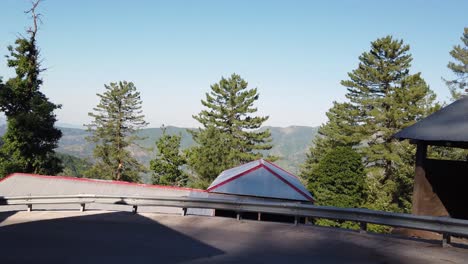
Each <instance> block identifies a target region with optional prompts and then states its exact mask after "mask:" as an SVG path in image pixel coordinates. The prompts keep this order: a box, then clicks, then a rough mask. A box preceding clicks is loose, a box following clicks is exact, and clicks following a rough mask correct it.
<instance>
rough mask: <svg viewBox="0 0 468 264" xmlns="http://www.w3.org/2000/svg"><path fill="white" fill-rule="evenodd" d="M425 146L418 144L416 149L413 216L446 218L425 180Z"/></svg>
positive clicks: (437, 197)
mask: <svg viewBox="0 0 468 264" xmlns="http://www.w3.org/2000/svg"><path fill="white" fill-rule="evenodd" d="M426 156H427V144H426V143H425V142H418V143H417V149H416V171H415V172H416V175H415V177H414V187H413V201H412V202H413V208H412V213H413V214H414V215H431V216H447V215H448V212H447V210H446V209H445V206H444V205H443V204H442V201H441V200H440V199H439V196H438V195H437V194H436V193H434V191H433V188H432V185H431V184H430V183H429V181H428V180H427V178H426V164H427V159H426Z"/></svg>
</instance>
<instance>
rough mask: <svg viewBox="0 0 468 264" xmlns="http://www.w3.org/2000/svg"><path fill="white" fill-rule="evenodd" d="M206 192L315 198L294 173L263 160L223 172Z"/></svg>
mask: <svg viewBox="0 0 468 264" xmlns="http://www.w3.org/2000/svg"><path fill="white" fill-rule="evenodd" d="M207 191H208V192H216V193H226V194H237V195H249V196H258V197H268V198H276V199H286V200H297V201H309V202H310V201H312V202H313V201H314V198H313V197H312V195H311V194H310V193H309V191H307V189H306V188H305V187H304V186H303V185H302V183H301V182H300V181H299V179H298V178H297V177H296V176H294V175H293V174H291V173H289V172H287V171H285V170H283V169H281V168H280V167H278V166H277V165H275V164H273V163H271V162H268V161H265V160H263V159H260V160H256V161H252V162H249V163H246V164H243V165H241V166H238V167H235V168H232V169H228V170H225V171H223V172H222V173H221V174H220V175H219V176H218V177H217V178H216V179H215V180H214V181H213V182H212V183H211V185H210V186H209V187H208V189H207Z"/></svg>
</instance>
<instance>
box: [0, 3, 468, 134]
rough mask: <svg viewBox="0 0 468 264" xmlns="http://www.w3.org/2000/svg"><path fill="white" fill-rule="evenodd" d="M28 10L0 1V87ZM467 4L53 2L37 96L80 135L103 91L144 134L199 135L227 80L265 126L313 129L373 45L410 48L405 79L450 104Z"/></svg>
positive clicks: (46, 7) (42, 39)
mask: <svg viewBox="0 0 468 264" xmlns="http://www.w3.org/2000/svg"><path fill="white" fill-rule="evenodd" d="M28 7H29V1H26V0H24V1H23V0H1V1H0V13H1V16H0V55H1V57H0V76H3V77H4V79H6V78H7V77H8V76H11V74H12V71H11V70H10V69H8V68H7V67H6V66H5V64H6V59H5V58H4V56H3V55H6V54H7V49H6V46H7V45H8V44H12V43H13V42H14V40H15V38H16V37H17V35H18V34H19V33H22V32H24V29H25V27H26V26H28V25H29V24H30V21H29V20H28V18H27V16H26V15H24V14H23V11H24V10H26V9H27V8H28ZM467 10H468V1H442V0H440V1H428V0H424V1H423V0H420V1H358V0H355V1H350V0H349V1H346V0H343V1H291V0H289V1H286V0H284V1H253V0H250V1H239V0H236V1H188V0H187V1H169V0H168V1H130V0H127V1H116V0H113V1H111V0H109V1H94V0H87V1H85V0H80V1H63V0H62V1H60V0H46V1H45V2H44V3H43V4H42V6H41V8H40V11H41V13H43V15H44V17H43V25H42V26H41V28H40V32H39V35H38V44H39V46H40V49H41V51H42V58H43V66H45V67H47V68H48V70H47V71H46V72H44V74H43V77H44V86H43V91H44V93H46V94H47V96H49V97H50V98H51V100H52V101H53V102H55V103H60V104H62V105H63V108H62V109H61V110H60V111H58V113H57V114H58V117H59V121H60V122H61V123H72V124H83V123H85V122H88V121H89V118H88V116H87V113H88V112H89V111H90V110H91V109H92V107H93V106H95V105H96V104H97V102H98V99H97V97H96V96H95V94H96V93H100V92H102V91H103V89H104V87H103V84H105V83H109V82H111V81H119V80H127V81H133V82H134V83H135V85H136V86H137V88H138V89H139V90H140V91H141V95H142V99H143V107H144V112H145V114H146V117H147V121H149V122H150V126H151V127H156V126H160V125H161V124H163V123H164V124H166V125H176V126H190V127H194V126H197V123H196V122H195V121H194V120H193V119H192V117H191V116H192V114H196V113H198V112H199V111H200V110H201V103H200V99H202V98H204V94H205V92H207V91H209V88H210V84H212V83H215V82H217V81H218V80H219V79H220V77H221V76H228V75H230V74H231V73H233V72H235V73H238V74H240V75H241V76H242V77H243V78H244V79H246V80H247V81H248V82H249V85H250V87H257V88H258V89H259V92H260V100H259V102H258V104H257V106H258V108H259V112H260V113H261V114H265V115H269V116H270V119H269V121H268V122H267V123H266V125H274V126H289V125H310V126H315V125H319V124H321V123H322V122H324V121H326V116H325V112H326V111H327V109H328V108H329V107H330V106H331V104H332V101H334V100H338V101H339V100H343V98H344V94H345V88H344V87H342V86H340V84H339V83H340V80H343V79H346V77H347V72H349V71H351V70H353V69H354V68H356V66H357V64H358V56H359V55H360V54H361V53H362V52H364V51H367V50H368V49H369V44H370V42H371V41H373V40H375V39H376V38H378V37H383V36H385V35H388V34H390V35H393V36H394V37H396V38H403V39H404V41H405V42H406V43H408V44H410V46H411V53H412V54H413V58H414V60H413V67H412V71H413V72H422V76H423V77H424V78H425V80H426V81H427V82H428V83H429V84H430V86H431V88H432V89H433V90H434V91H435V92H436V93H437V95H438V99H439V100H441V101H442V100H446V99H447V98H448V92H447V88H446V87H445V85H444V84H443V82H442V81H441V77H442V76H444V77H451V76H452V75H451V74H450V72H449V71H448V69H447V68H446V65H447V63H448V61H449V60H450V56H449V51H450V50H451V48H452V46H453V45H455V44H459V43H460V40H459V38H460V37H461V34H462V32H463V28H464V27H466V26H468V16H467Z"/></svg>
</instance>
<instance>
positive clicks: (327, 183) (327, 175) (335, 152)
mask: <svg viewBox="0 0 468 264" xmlns="http://www.w3.org/2000/svg"><path fill="white" fill-rule="evenodd" d="M361 160H362V157H361V155H359V154H358V153H357V152H356V151H355V150H353V149H352V148H351V147H336V148H333V149H331V150H330V151H329V152H327V153H326V154H324V155H323V158H321V159H320V161H319V162H318V163H317V166H316V167H315V169H314V170H313V171H311V174H310V175H308V177H307V180H308V185H307V186H308V189H309V190H310V191H311V192H312V193H313V194H314V197H315V199H316V204H317V205H325V206H336V207H345V208H357V207H360V206H361V205H362V204H363V202H364V199H365V177H366V174H365V171H364V165H363V164H362V161H361ZM319 224H321V225H331V226H341V227H348V228H349V227H353V226H352V225H351V224H350V223H348V222H344V221H329V220H328V221H319Z"/></svg>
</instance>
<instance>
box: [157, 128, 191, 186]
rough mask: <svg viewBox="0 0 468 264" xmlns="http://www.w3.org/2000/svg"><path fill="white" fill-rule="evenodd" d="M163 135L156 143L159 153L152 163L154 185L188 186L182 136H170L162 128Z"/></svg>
mask: <svg viewBox="0 0 468 264" xmlns="http://www.w3.org/2000/svg"><path fill="white" fill-rule="evenodd" d="M162 131H163V134H162V136H161V137H160V138H159V139H158V140H157V141H156V147H157V148H158V153H157V155H156V158H155V159H153V160H151V161H150V169H151V170H152V171H153V172H154V175H153V184H161V185H171V186H186V185H187V180H188V175H187V174H186V173H185V171H184V170H183V168H182V167H183V166H184V165H185V164H186V163H187V161H186V159H185V157H184V156H183V155H182V153H181V151H180V142H181V139H182V136H181V135H168V134H167V133H166V128H165V127H162Z"/></svg>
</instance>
